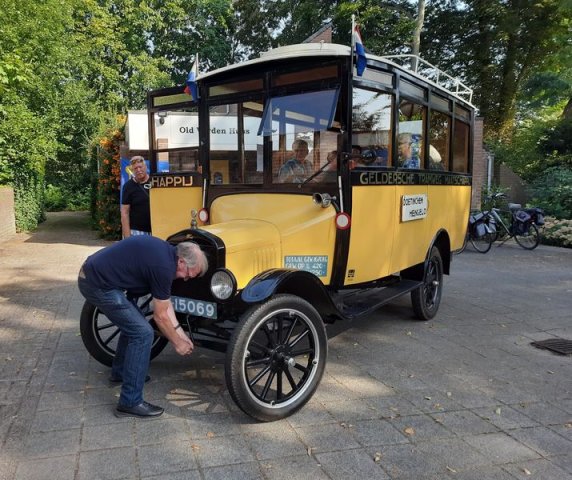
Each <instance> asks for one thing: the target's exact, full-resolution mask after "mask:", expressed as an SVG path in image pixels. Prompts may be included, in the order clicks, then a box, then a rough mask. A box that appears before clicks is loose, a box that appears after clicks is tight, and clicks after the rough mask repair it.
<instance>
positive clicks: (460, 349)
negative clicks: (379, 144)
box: [0, 213, 572, 480]
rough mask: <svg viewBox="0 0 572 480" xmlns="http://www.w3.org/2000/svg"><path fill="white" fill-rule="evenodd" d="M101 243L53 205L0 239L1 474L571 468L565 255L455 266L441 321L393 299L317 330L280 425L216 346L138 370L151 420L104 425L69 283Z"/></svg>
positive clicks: (454, 472)
mask: <svg viewBox="0 0 572 480" xmlns="http://www.w3.org/2000/svg"><path fill="white" fill-rule="evenodd" d="M103 245H105V242H102V241H99V240H96V239H95V236H94V234H93V233H92V232H90V231H89V229H88V219H87V217H86V215H85V214H81V213H80V214H51V215H49V217H48V221H47V222H46V223H45V224H43V225H42V226H41V227H40V229H39V230H38V232H36V233H34V234H33V235H18V236H16V237H14V238H12V239H11V240H9V241H6V242H3V243H0V479H10V480H12V479H18V480H31V479H50V480H51V479H58V480H60V479H61V480H64V479H81V480H85V479H96V478H104V479H131V478H133V479H152V478H153V479H159V478H161V479H173V480H176V479H209V480H210V479H223V478H224V479H226V478H229V479H238V478H244V479H306V478H315V479H343V480H346V479H351V478H358V479H360V480H363V479H366V478H368V479H369V478H371V479H408V480H418V479H421V480H422V479H445V480H448V479H463V480H469V479H471V480H472V479H475V480H477V479H478V480H483V479H502V480H504V479H507V480H508V479H525V478H526V479H529V478H534V479H554V480H563V479H569V478H572V375H571V374H572V358H571V357H562V356H557V355H554V354H551V353H549V352H547V351H543V350H538V349H535V348H533V347H531V346H530V345H529V344H530V342H531V341H533V340H539V339H545V338H551V337H563V338H568V339H572V325H571V316H572V314H571V311H572V274H571V272H572V268H571V267H572V250H564V249H557V248H549V247H540V248H538V249H537V250H535V251H533V252H527V251H524V250H522V249H520V248H519V247H518V246H516V245H511V244H506V245H504V246H502V247H500V248H497V247H494V248H493V250H492V251H491V252H490V253H489V254H487V255H480V254H478V253H475V252H473V251H471V250H470V249H468V250H467V251H466V252H465V253H463V254H462V255H460V256H457V257H456V258H455V262H454V265H453V272H452V275H451V277H448V278H447V279H446V288H445V295H444V299H443V303H442V306H441V310H440V313H439V316H438V318H437V319H436V320H434V321H432V322H428V323H419V322H416V321H414V320H413V319H412V315H411V310H410V306H409V299H408V298H403V299H401V300H399V301H397V302H395V303H394V304H392V305H390V306H388V307H387V308H385V309H383V310H382V311H380V312H378V313H377V314H375V315H372V316H371V317H370V318H368V319H366V320H363V321H360V322H357V323H355V324H353V325H352V326H351V328H348V329H346V330H345V331H342V332H341V333H337V334H335V335H334V332H332V333H331V335H332V338H331V340H330V343H329V346H330V352H329V359H328V366H327V370H326V374H325V376H324V379H323V381H322V384H321V385H320V388H319V389H318V392H317V394H316V395H315V396H314V398H313V399H312V400H311V402H310V403H309V404H308V405H307V406H306V407H305V408H304V409H303V410H302V411H300V412H299V413H298V414H296V415H294V416H292V417H291V418H289V419H287V420H283V421H280V422H276V423H270V424H264V423H256V422H253V421H252V420H251V419H250V418H249V417H246V416H244V415H243V414H242V413H241V412H240V411H238V410H237V408H236V407H235V405H234V404H233V403H232V401H231V400H230V398H229V396H228V394H227V391H226V387H225V385H224V372H223V363H224V358H223V356H222V355H220V354H214V353H211V352H209V351H205V350H198V351H197V352H196V353H195V354H194V355H193V356H192V357H191V358H188V359H181V358H179V357H178V356H177V355H176V354H174V352H173V350H172V349H170V348H168V349H167V350H165V352H164V353H163V354H161V355H160V356H159V357H158V358H157V359H156V360H155V361H154V362H153V363H152V367H151V375H152V376H153V380H152V381H151V382H150V384H149V385H148V386H147V387H146V390H145V392H146V397H147V399H148V400H151V401H153V400H155V401H156V402H157V403H160V404H162V405H164V406H165V407H166V409H167V414H166V415H164V416H163V417H161V418H160V419H157V420H152V421H139V420H134V419H117V418H115V417H114V416H113V414H112V410H113V406H114V404H115V402H116V400H117V396H118V388H117V387H116V388H110V387H108V386H107V384H106V378H107V375H108V371H107V369H106V368H104V367H102V366H101V365H99V364H98V363H96V362H95V361H94V360H92V359H91V358H90V357H89V356H88V355H87V353H86V352H85V350H84V348H83V345H82V343H81V339H80V337H79V330H78V317H79V313H80V309H81V305H82V299H81V296H80V295H79V293H78V292H77V289H76V286H75V279H76V272H77V270H78V268H79V265H80V264H81V262H82V261H83V259H84V258H85V257H86V256H87V255H89V254H90V253H91V252H93V251H95V250H96V249H97V248H99V247H100V246H103Z"/></svg>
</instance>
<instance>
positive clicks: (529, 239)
mask: <svg viewBox="0 0 572 480" xmlns="http://www.w3.org/2000/svg"><path fill="white" fill-rule="evenodd" d="M514 239H515V240H516V243H518V244H519V245H520V246H521V247H522V248H524V249H525V250H534V249H535V248H536V247H538V244H539V243H540V232H539V231H538V227H537V226H536V225H535V224H534V223H531V224H529V225H528V227H527V228H526V231H525V232H524V233H517V234H516V235H515V236H514Z"/></svg>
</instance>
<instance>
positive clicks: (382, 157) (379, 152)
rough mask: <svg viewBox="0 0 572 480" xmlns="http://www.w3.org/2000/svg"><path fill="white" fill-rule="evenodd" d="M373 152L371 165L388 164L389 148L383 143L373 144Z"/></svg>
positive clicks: (384, 165)
mask: <svg viewBox="0 0 572 480" xmlns="http://www.w3.org/2000/svg"><path fill="white" fill-rule="evenodd" d="M372 150H373V151H374V153H375V161H374V162H373V165H374V166H376V167H387V165H388V164H389V162H388V160H389V149H388V148H387V146H384V145H375V146H374V147H373V149H372Z"/></svg>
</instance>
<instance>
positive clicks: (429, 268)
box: [411, 247, 443, 320]
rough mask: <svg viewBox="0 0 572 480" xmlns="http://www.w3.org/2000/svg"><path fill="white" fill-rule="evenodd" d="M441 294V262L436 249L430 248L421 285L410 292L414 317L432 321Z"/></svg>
mask: <svg viewBox="0 0 572 480" xmlns="http://www.w3.org/2000/svg"><path fill="white" fill-rule="evenodd" d="M442 293H443V260H442V259H441V253H440V252H439V249H438V248H437V247H432V248H431V253H430V255H429V259H428V260H427V265H426V267H425V276H424V278H423V285H421V286H420V287H419V288H416V289H415V290H413V291H412V292H411V303H412V305H413V312H414V313H415V317H416V318H418V319H419V320H430V319H432V318H433V317H434V316H435V315H436V314H437V311H438V310H439V304H440V303H441V294H442Z"/></svg>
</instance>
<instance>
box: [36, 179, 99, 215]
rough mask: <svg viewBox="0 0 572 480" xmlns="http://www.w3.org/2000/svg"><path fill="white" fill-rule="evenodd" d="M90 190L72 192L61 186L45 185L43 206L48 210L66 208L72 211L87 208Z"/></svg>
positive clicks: (55, 210) (58, 210)
mask: <svg viewBox="0 0 572 480" xmlns="http://www.w3.org/2000/svg"><path fill="white" fill-rule="evenodd" d="M89 201H90V190H89V188H86V189H85V190H83V191H76V192H72V191H69V190H68V189H66V188H63V187H57V186H55V185H47V186H46V191H45V208H46V210H47V211H48V212H60V211H62V210H68V211H72V212H77V211H83V210H89Z"/></svg>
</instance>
